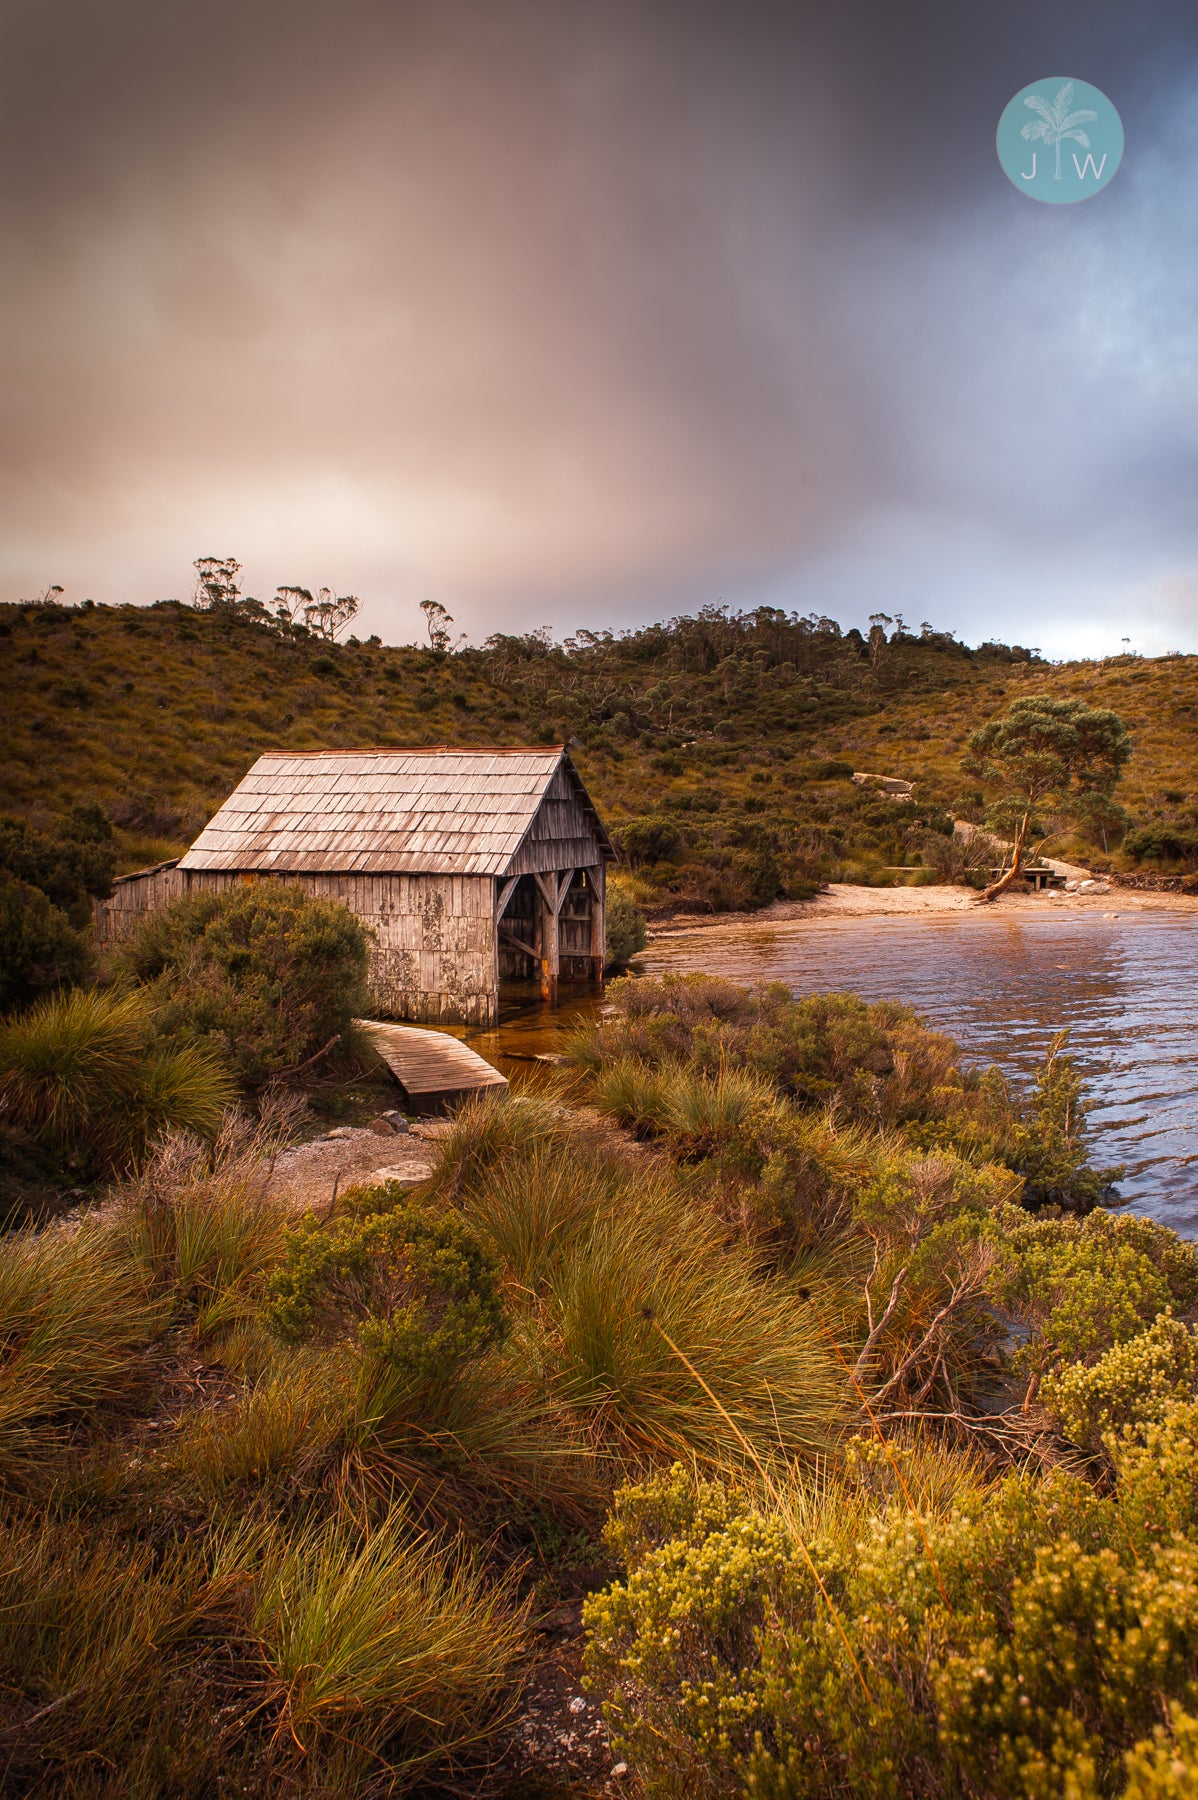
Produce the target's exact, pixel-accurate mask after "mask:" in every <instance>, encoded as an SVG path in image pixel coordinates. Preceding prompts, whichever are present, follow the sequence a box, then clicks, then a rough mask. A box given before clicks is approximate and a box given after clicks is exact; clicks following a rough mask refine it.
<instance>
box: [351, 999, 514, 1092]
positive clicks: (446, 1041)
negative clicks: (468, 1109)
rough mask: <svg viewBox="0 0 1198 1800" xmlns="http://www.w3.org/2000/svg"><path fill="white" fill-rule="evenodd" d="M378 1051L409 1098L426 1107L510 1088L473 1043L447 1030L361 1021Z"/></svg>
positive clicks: (381, 1021)
mask: <svg viewBox="0 0 1198 1800" xmlns="http://www.w3.org/2000/svg"><path fill="white" fill-rule="evenodd" d="M356 1023H357V1024H358V1025H360V1026H361V1027H362V1029H363V1031H367V1032H369V1033H370V1038H371V1041H372V1043H373V1044H374V1047H375V1049H376V1050H377V1051H378V1053H379V1055H380V1056H381V1057H382V1059H383V1061H384V1062H385V1063H386V1065H387V1067H388V1068H389V1069H390V1071H391V1073H392V1074H393V1075H394V1077H395V1079H396V1081H398V1083H399V1085H400V1087H401V1088H402V1089H403V1091H404V1093H405V1094H406V1095H407V1096H408V1099H409V1100H411V1101H414V1102H416V1103H418V1104H420V1105H423V1106H433V1105H435V1104H436V1103H437V1102H438V1101H441V1100H449V1099H456V1098H457V1097H458V1096H459V1095H462V1094H474V1093H483V1092H486V1091H488V1090H492V1089H500V1088H506V1087H507V1077H506V1075H501V1074H500V1073H499V1070H498V1069H496V1068H494V1067H493V1066H492V1065H491V1064H490V1063H489V1062H488V1061H487V1060H486V1058H485V1057H482V1056H480V1055H479V1054H478V1051H477V1050H472V1049H471V1048H470V1046H469V1044H463V1043H462V1042H461V1041H460V1039H458V1038H456V1037H450V1035H449V1033H448V1032H446V1031H428V1030H425V1029H423V1028H422V1027H421V1026H418V1025H391V1024H388V1023H387V1022H386V1021H385V1020H383V1019H358V1020H357V1021H356Z"/></svg>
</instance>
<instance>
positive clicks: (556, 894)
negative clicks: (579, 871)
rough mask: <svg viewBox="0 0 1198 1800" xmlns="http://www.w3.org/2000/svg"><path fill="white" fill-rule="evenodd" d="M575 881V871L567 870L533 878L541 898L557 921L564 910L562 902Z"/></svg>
mask: <svg viewBox="0 0 1198 1800" xmlns="http://www.w3.org/2000/svg"><path fill="white" fill-rule="evenodd" d="M573 879H574V871H573V869H565V870H563V871H562V872H561V873H560V874H558V873H557V872H556V871H555V870H551V871H550V873H549V874H548V875H547V876H546V875H534V876H533V880H534V881H535V882H536V884H537V886H538V887H539V888H540V890H541V898H542V899H543V900H544V902H545V905H546V906H547V907H548V909H549V911H550V912H551V913H552V914H553V916H554V918H555V919H556V918H557V916H558V914H559V913H560V912H561V910H562V902H563V900H564V899H565V898H566V895H567V893H568V892H569V889H570V883H571V882H572V881H573ZM559 884H560V885H559Z"/></svg>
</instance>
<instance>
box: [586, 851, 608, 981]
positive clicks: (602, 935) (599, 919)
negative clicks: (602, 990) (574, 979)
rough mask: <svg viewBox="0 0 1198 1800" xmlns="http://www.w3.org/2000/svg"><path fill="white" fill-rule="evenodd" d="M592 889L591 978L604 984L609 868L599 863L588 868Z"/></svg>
mask: <svg viewBox="0 0 1198 1800" xmlns="http://www.w3.org/2000/svg"><path fill="white" fill-rule="evenodd" d="M587 886H588V887H589V888H590V890H591V980H592V981H596V982H598V983H600V985H602V982H603V965H604V963H605V962H606V960H607V868H606V865H605V864H604V863H599V864H598V865H597V866H596V867H595V868H593V869H588V870H587Z"/></svg>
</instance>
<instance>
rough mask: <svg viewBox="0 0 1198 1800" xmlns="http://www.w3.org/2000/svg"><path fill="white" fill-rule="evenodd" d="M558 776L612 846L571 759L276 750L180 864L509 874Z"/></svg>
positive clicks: (501, 753) (607, 851) (553, 754)
mask: <svg viewBox="0 0 1198 1800" xmlns="http://www.w3.org/2000/svg"><path fill="white" fill-rule="evenodd" d="M559 771H560V772H561V775H562V777H563V778H565V780H566V781H568V783H569V786H570V788H571V789H572V790H573V793H574V797H575V798H576V800H577V801H578V802H579V803H580V804H581V805H582V807H583V808H584V810H585V812H586V815H587V819H588V822H589V824H590V827H591V829H592V831H593V832H594V835H595V837H596V839H597V841H598V843H599V846H600V848H601V851H602V853H603V854H604V855H605V856H611V854H612V849H611V843H610V841H609V839H608V836H607V833H606V831H605V830H604V829H603V826H602V824H601V823H600V821H599V818H598V815H597V814H596V812H595V809H594V807H593V806H592V804H591V802H590V799H589V798H588V796H587V793H586V790H585V788H584V787H583V785H582V781H581V778H580V777H579V775H578V772H577V770H576V769H575V768H574V765H573V763H572V762H571V761H570V758H569V755H568V754H567V752H566V751H565V750H563V749H562V748H561V747H560V746H557V747H554V748H551V749H547V750H526V749H517V750H506V749H499V750H451V749H437V750H427V749H421V750H315V751H294V752H293V751H283V750H270V751H267V753H266V755H265V756H260V757H259V758H258V761H257V762H256V763H255V764H254V766H253V768H252V769H251V770H250V772H249V774H248V775H247V776H246V777H245V779H244V780H243V781H242V782H241V784H240V786H238V787H237V788H236V789H235V790H234V792H233V793H232V794H230V796H229V798H228V799H227V800H226V801H225V803H224V805H223V806H222V807H221V809H220V811H219V812H218V813H217V814H216V815H215V817H214V818H213V819H212V820H211V821H210V822H209V823H208V824H207V825H206V826H205V827H204V829H203V831H202V832H201V833H200V835H199V837H198V838H197V839H196V841H195V843H194V844H193V845H192V846H191V849H190V850H189V851H188V852H187V855H186V856H184V857H183V858H182V860H181V862H180V864H179V867H180V868H181V869H223V870H244V871H258V872H260V873H266V872H276V873H280V874H286V873H290V874H298V873H301V872H306V873H309V874H311V873H320V872H325V873H330V874H332V873H336V874H350V873H359V874H367V875H383V874H388V875H403V874H411V875H415V874H421V875H503V874H505V873H506V872H507V869H508V866H509V864H510V863H511V861H512V858H513V857H514V856H515V854H516V852H517V851H518V850H519V848H520V846H521V844H522V843H523V841H524V839H525V837H526V836H527V834H528V832H529V830H530V828H531V826H532V823H533V820H534V819H535V817H536V815H537V812H538V809H539V808H540V806H541V803H542V801H543V800H544V799H545V797H546V795H547V793H548V791H549V788H550V786H551V784H552V783H553V782H554V779H555V777H556V776H558V773H559Z"/></svg>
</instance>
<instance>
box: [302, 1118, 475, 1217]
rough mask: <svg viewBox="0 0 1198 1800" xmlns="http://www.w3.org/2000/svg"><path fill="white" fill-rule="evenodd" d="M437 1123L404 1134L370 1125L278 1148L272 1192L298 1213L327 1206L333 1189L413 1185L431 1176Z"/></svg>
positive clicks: (432, 1122) (345, 1129) (340, 1190)
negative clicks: (394, 1183) (283, 1196)
mask: <svg viewBox="0 0 1198 1800" xmlns="http://www.w3.org/2000/svg"><path fill="white" fill-rule="evenodd" d="M438 1135H439V1132H438V1129H437V1123H436V1121H429V1122H428V1123H426V1124H416V1125H414V1126H413V1127H412V1129H411V1130H410V1131H408V1132H389V1131H386V1130H382V1131H380V1130H377V1129H375V1128H374V1127H372V1126H368V1125H364V1126H348V1125H343V1126H339V1127H338V1128H337V1129H336V1130H335V1131H332V1132H329V1133H327V1134H326V1135H325V1136H324V1137H320V1138H313V1139H311V1140H310V1142H308V1143H306V1144H293V1145H292V1146H291V1147H290V1149H287V1150H283V1151H281V1152H280V1154H279V1156H278V1157H277V1159H276V1161H275V1166H274V1169H273V1170H272V1172H271V1178H270V1191H271V1193H272V1194H286V1195H288V1196H289V1198H290V1199H291V1201H292V1203H293V1204H294V1205H295V1206H296V1207H297V1208H299V1209H303V1208H306V1207H318V1206H327V1205H328V1204H329V1202H330V1201H331V1200H332V1198H333V1193H334V1189H336V1190H337V1191H338V1192H344V1190H345V1189H346V1188H349V1187H356V1186H358V1185H359V1184H360V1183H365V1182H368V1181H375V1182H377V1181H400V1182H402V1183H403V1184H404V1186H405V1187H415V1186H416V1185H417V1184H418V1183H419V1182H421V1181H424V1180H425V1179H426V1178H427V1177H428V1176H429V1175H431V1174H432V1172H433V1160H434V1154H435V1152H434V1148H433V1143H432V1141H431V1140H432V1139H434V1138H435V1137H437V1136H438Z"/></svg>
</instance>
